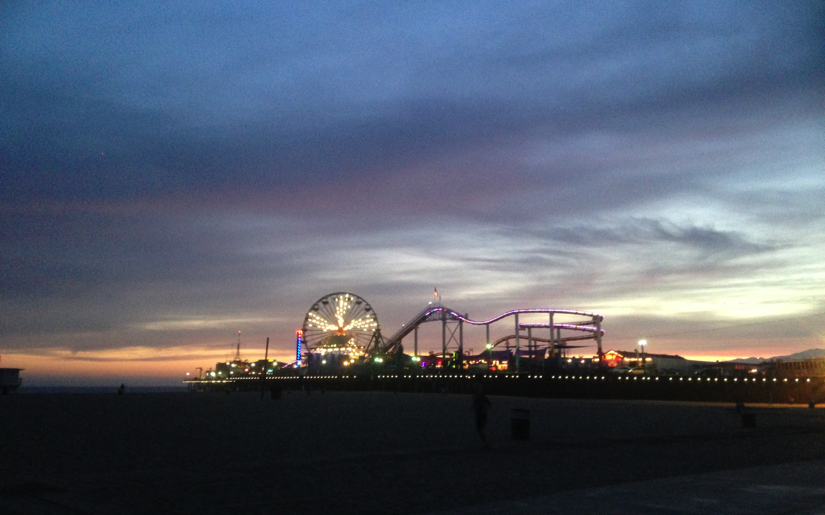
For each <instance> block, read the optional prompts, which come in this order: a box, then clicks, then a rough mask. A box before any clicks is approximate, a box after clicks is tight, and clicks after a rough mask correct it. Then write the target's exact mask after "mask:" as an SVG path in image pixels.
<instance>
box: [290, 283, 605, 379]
mask: <svg viewBox="0 0 825 515" xmlns="http://www.w3.org/2000/svg"><path fill="white" fill-rule="evenodd" d="M536 314H539V315H542V314H543V315H546V316H547V322H541V323H537V322H521V321H519V316H520V315H521V316H524V315H536ZM562 316H563V317H564V318H565V320H566V321H564V322H562V321H559V318H560V317H562ZM508 318H509V319H512V324H513V326H512V327H513V332H512V334H509V335H507V336H504V337H502V338H499V339H497V340H496V341H491V340H490V327H491V326H492V325H493V324H494V323H498V322H502V321H504V320H505V319H508ZM533 318H535V316H534V317H533ZM570 318H573V319H574V321H569V319H570ZM603 320H604V317H602V316H601V315H599V314H596V313H589V312H586V311H577V310H570V309H550V308H529V309H513V310H510V311H507V312H505V313H502V314H500V315H498V316H496V317H493V318H490V319H488V320H472V319H470V318H469V317H468V316H467V315H461V314H460V313H458V312H456V311H455V310H452V309H450V308H447V307H444V306H440V305H439V306H433V305H428V306H427V307H426V308H425V309H423V310H422V311H421V312H419V313H417V314H416V315H415V316H414V317H413V318H412V319H411V320H410V321H409V322H408V323H406V324H404V325H403V326H402V327H401V328H400V329H399V330H398V331H397V332H396V333H395V334H393V335H392V336H390V337H389V338H384V337H383V336H382V335H381V330H380V327H379V324H378V317H377V315H376V313H375V310H374V309H373V308H372V306H371V305H370V304H369V303H368V302H367V301H366V300H364V299H363V298H361V297H359V296H358V295H354V294H352V293H346V292H337V293H330V294H328V295H325V296H324V297H321V298H320V299H318V300H317V301H316V302H315V303H313V304H312V307H311V308H310V309H309V310H308V312H307V315H306V317H305V318H304V323H303V326H302V328H301V330H300V331H298V332H297V335H296V336H297V345H296V347H297V353H296V360H295V361H294V362H293V363H291V364H290V365H291V366H302V365H303V366H307V365H310V366H311V365H312V363H313V361H317V360H319V359H320V360H322V361H324V360H327V359H329V360H336V361H340V362H341V363H342V364H344V365H349V364H350V363H352V362H354V361H356V360H358V361H363V360H370V359H374V360H376V361H380V360H382V359H383V356H392V355H394V354H397V353H401V352H403V346H402V340H403V339H404V338H406V337H408V336H410V335H411V334H412V336H413V349H414V350H413V354H412V357H411V359H412V361H420V360H421V358H420V355H419V349H418V331H419V328H420V326H421V325H422V324H425V323H428V322H441V354H440V357H441V360H442V362H444V360H447V359H448V352H447V350H448V346H449V345H453V346H454V347H457V349H456V351H457V355H458V356H460V357H465V356H464V324H469V325H472V326H484V327H485V329H486V340H485V347H486V350H485V351H484V352H483V353H481V354H479V355H478V356H477V358H480V359H484V358H485V357H486V358H490V357H492V356H493V355H494V354H495V353H498V352H499V350H500V346H502V345H503V346H504V347H506V349H507V352H508V353H509V354H510V355H511V356H512V357H514V358H515V367H516V368H517V369H518V367H519V362H520V359H521V358H522V357H524V356H527V355H529V356H537V355H539V354H541V356H542V357H544V355H545V354H546V355H547V356H548V357H553V356H556V355H559V354H560V353H561V352H564V351H565V350H566V349H569V348H573V347H572V346H571V345H569V342H573V341H581V340H591V339H592V340H595V341H596V346H597V348H598V356H599V359H600V360H601V357H602V336H603V335H604V331H603V330H602V328H601V323H602V321H603ZM523 331H526V333H527V334H526V335H524V334H522V333H523ZM540 332H541V333H543V334H545V335H547V337H544V336H538V335H539V334H540ZM456 333H457V334H456ZM525 336H526V338H525ZM525 343H526V349H524V346H525V345H524V344H525ZM511 347H512V351H511ZM497 348H499V350H497ZM466 358H467V359H469V358H472V356H466Z"/></svg>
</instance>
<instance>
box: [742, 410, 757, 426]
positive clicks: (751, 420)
mask: <svg viewBox="0 0 825 515" xmlns="http://www.w3.org/2000/svg"><path fill="white" fill-rule="evenodd" d="M742 427H756V414H755V413H742Z"/></svg>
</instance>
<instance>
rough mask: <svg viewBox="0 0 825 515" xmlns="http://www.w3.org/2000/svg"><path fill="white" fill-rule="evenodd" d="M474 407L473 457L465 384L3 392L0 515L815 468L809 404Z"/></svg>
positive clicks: (415, 501)
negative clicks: (454, 387)
mask: <svg viewBox="0 0 825 515" xmlns="http://www.w3.org/2000/svg"><path fill="white" fill-rule="evenodd" d="M491 400H492V404H493V409H492V411H491V416H490V423H489V433H490V436H491V440H492V449H490V450H485V449H483V448H482V445H481V441H480V439H479V438H478V436H477V435H476V433H475V428H474V425H473V414H472V410H471V407H470V403H471V399H470V396H469V395H458V394H453V395H444V394H393V393H383V392H382V393H378V392H375V393H369V392H363V393H355V392H329V391H328V392H325V393H321V392H314V393H313V394H312V395H310V396H307V395H305V394H302V393H299V392H290V393H285V394H284V395H283V397H282V398H281V399H280V400H273V399H270V398H269V396H267V397H266V398H264V399H263V400H262V399H261V398H260V394H258V393H237V392H236V393H232V394H223V393H208V394H207V393H199V394H196V393H191V394H190V393H186V394H184V393H181V394H133V393H127V394H126V395H123V396H118V395H116V394H114V391H113V393H112V394H74V395H69V394H65V395H57V394H53V395H49V394H29V395H10V396H4V397H2V398H0V435H2V437H0V457H2V468H0V506H2V507H3V509H2V510H0V512H2V513H3V514H17V513H21V514H22V513H28V514H30V513H46V514H48V513H193V514H194V513H208V514H212V513H214V514H218V513H220V514H226V513H235V512H243V513H273V512H281V513H310V514H314V513H430V512H448V513H449V512H459V511H460V510H470V511H460V512H461V513H471V512H474V511H472V510H474V509H477V510H479V511H475V512H479V513H481V512H483V507H485V506H488V507H489V506H491V505H493V504H495V503H498V504H496V505H499V506H507V503H517V502H520V501H521V500H524V499H530V498H536V499H538V498H542V499H552V498H553V495H558V496H562V495H568V496H569V495H571V494H570V493H571V492H576V491H578V490H581V489H587V488H591V489H592V488H606V487H617V486H621V485H624V484H638V483H639V482H645V481H654V480H662V479H663V478H665V479H666V478H676V477H679V476H686V475H691V474H702V473H720V472H724V471H731V470H744V469H748V468H753V467H760V466H779V465H782V466H790V467H793V466H794V465H795V464H799V466H803V464H807V465H805V466H810V464H811V463H813V464H814V465H816V466H821V464H822V463H825V409H814V410H811V409H807V408H801V407H776V406H774V407H770V408H769V407H748V408H747V409H748V411H749V412H750V413H753V414H755V416H756V420H757V427H755V428H744V427H743V425H742V421H741V418H740V415H739V414H737V413H736V411H735V409H734V407H733V406H732V405H703V404H687V403H664V402H642V401H637V402H629V401H583V400H560V399H523V398H512V397H491ZM513 408H520V409H527V410H529V411H530V439H529V440H513V439H512V438H511V431H510V423H511V421H510V414H511V409H513ZM817 470H819V469H817ZM547 496H550V497H547ZM823 499H825V496H823ZM547 502H548V503H551V501H547ZM491 503H492V504H491ZM501 503H504V504H503V505H502V504H501ZM823 505H824V506H825V504H823Z"/></svg>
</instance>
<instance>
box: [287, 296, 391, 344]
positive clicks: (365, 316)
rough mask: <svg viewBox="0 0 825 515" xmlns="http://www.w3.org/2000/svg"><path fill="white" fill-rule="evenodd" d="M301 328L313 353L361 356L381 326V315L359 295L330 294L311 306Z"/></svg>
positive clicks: (305, 340)
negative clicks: (379, 322)
mask: <svg viewBox="0 0 825 515" xmlns="http://www.w3.org/2000/svg"><path fill="white" fill-rule="evenodd" d="M302 329H303V331H304V333H303V337H304V344H305V345H306V346H307V348H308V350H309V351H310V352H325V353H335V354H359V355H360V354H363V352H364V350H365V349H366V348H367V347H368V346H369V344H370V341H371V340H372V338H373V334H374V333H375V331H376V330H377V329H378V317H377V316H376V314H375V311H373V309H372V306H370V305H369V303H368V302H367V301H366V300H364V299H362V298H361V297H359V296H358V295H353V294H352V293H346V292H339V293H330V294H329V295H326V296H324V297H321V298H320V299H318V300H317V301H316V302H315V303H314V304H313V305H312V307H311V308H310V309H309V311H308V312H307V315H306V317H305V318H304V325H303V327H302Z"/></svg>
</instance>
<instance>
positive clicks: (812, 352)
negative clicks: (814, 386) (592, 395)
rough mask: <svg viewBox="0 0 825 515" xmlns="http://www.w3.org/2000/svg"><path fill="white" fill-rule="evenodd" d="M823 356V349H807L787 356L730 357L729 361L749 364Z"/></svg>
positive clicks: (824, 352)
mask: <svg viewBox="0 0 825 515" xmlns="http://www.w3.org/2000/svg"><path fill="white" fill-rule="evenodd" d="M820 357H825V349H808V350H803V351H802V352H797V353H796V354H789V355H787V356H774V357H772V358H753V357H751V358H739V359H732V360H730V363H747V364H749V365H756V364H758V363H762V362H763V361H776V360H778V359H781V360H782V361H787V360H789V359H811V358H820Z"/></svg>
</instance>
